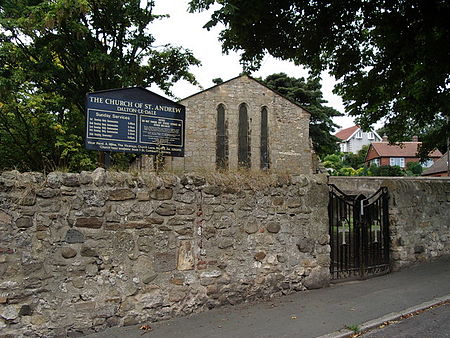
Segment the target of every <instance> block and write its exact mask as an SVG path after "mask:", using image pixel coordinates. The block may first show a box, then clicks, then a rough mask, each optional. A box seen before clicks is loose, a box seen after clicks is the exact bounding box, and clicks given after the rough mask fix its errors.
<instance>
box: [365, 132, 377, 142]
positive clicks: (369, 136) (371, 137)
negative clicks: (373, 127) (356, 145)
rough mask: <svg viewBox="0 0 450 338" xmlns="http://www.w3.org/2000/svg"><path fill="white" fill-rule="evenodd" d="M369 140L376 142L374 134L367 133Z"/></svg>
mask: <svg viewBox="0 0 450 338" xmlns="http://www.w3.org/2000/svg"><path fill="white" fill-rule="evenodd" d="M367 138H368V139H369V140H374V139H375V135H374V134H373V132H371V131H369V132H368V133H367Z"/></svg>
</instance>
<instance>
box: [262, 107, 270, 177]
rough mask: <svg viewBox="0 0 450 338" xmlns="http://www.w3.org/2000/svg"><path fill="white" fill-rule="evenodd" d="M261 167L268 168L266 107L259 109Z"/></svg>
mask: <svg viewBox="0 0 450 338" xmlns="http://www.w3.org/2000/svg"><path fill="white" fill-rule="evenodd" d="M261 169H262V170H267V169H269V126H268V117H267V107H262V109H261Z"/></svg>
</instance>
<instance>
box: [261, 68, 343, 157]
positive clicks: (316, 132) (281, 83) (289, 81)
mask: <svg viewBox="0 0 450 338" xmlns="http://www.w3.org/2000/svg"><path fill="white" fill-rule="evenodd" d="M263 83H265V84H266V85H267V86H268V87H269V88H271V89H273V90H275V91H277V92H278V93H280V94H282V95H284V96H286V97H287V98H288V99H290V100H292V101H294V102H297V103H298V104H300V105H301V106H303V107H304V108H305V109H307V110H308V111H309V112H310V113H311V119H310V126H309V135H310V137H311V139H312V142H313V147H314V150H315V151H316V153H317V154H318V155H319V156H323V155H326V154H332V153H334V152H336V151H337V150H338V145H337V142H338V141H339V139H338V138H336V137H335V136H333V135H332V133H333V132H334V131H335V128H336V127H338V126H337V125H336V124H335V123H334V122H333V120H332V118H333V117H335V116H342V115H343V114H341V113H340V112H338V111H337V110H336V109H334V108H331V107H327V106H325V104H326V103H327V101H325V100H324V99H323V94H322V86H321V84H320V78H318V77H310V78H308V79H307V80H305V79H304V78H298V79H297V78H293V77H289V76H287V75H286V74H284V73H278V74H272V75H269V76H268V77H267V78H266V79H265V80H263Z"/></svg>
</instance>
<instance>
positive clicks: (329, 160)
mask: <svg viewBox="0 0 450 338" xmlns="http://www.w3.org/2000/svg"><path fill="white" fill-rule="evenodd" d="M322 164H323V165H324V167H325V168H330V169H333V170H335V171H338V170H340V169H341V168H342V167H343V164H342V157H341V156H340V155H338V154H331V155H327V156H325V157H324V158H323V160H322Z"/></svg>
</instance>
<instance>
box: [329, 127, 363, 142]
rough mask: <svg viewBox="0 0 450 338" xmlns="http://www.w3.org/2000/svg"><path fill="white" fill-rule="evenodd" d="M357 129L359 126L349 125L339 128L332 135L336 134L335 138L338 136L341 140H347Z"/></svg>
mask: <svg viewBox="0 0 450 338" xmlns="http://www.w3.org/2000/svg"><path fill="white" fill-rule="evenodd" d="M358 129H359V126H353V127H350V128H345V129H342V130H339V131H338V132H337V133H336V134H335V135H334V136H336V137H337V138H340V139H341V140H347V139H348V138H349V137H350V136H352V135H353V134H354V133H355V131H357V130H358Z"/></svg>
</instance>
